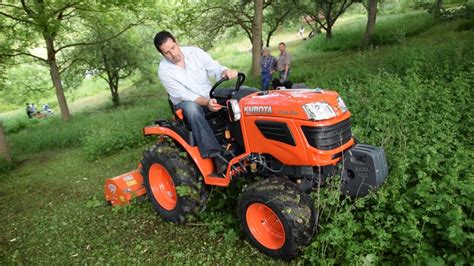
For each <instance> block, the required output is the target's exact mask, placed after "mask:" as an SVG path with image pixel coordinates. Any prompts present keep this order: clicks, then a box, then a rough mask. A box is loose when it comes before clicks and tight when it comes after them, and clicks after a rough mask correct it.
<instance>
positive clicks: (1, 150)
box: [0, 122, 12, 162]
mask: <svg viewBox="0 0 474 266" xmlns="http://www.w3.org/2000/svg"><path fill="white" fill-rule="evenodd" d="M0 157H1V158H3V159H5V160H6V161H7V162H11V161H12V157H11V155H10V149H9V148H8V144H7V138H6V137H5V131H4V130H3V124H2V123H1V122H0Z"/></svg>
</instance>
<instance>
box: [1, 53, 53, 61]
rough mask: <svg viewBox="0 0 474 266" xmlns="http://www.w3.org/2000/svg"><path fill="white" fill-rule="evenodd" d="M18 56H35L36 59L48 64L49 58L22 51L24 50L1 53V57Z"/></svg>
mask: <svg viewBox="0 0 474 266" xmlns="http://www.w3.org/2000/svg"><path fill="white" fill-rule="evenodd" d="M16 56H29V57H33V58H34V59H36V60H39V61H41V62H43V63H45V64H48V60H47V59H44V58H41V57H39V56H36V55H34V54H30V53H27V52H22V51H14V53H13V54H0V58H1V57H16Z"/></svg>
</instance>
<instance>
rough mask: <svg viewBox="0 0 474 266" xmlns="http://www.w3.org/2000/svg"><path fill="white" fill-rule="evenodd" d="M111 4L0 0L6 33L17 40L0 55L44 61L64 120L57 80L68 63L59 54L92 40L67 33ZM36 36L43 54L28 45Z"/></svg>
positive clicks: (33, 43)
mask: <svg viewBox="0 0 474 266" xmlns="http://www.w3.org/2000/svg"><path fill="white" fill-rule="evenodd" d="M113 4H114V2H112V3H111V4H109V2H108V1H106V2H104V1H100V2H88V1H81V0H58V1H47V2H45V1H44V0H35V1H32V2H28V3H27V2H26V1H25V0H21V1H20V2H13V3H3V2H0V7H1V8H2V10H1V11H0V16H3V18H6V19H8V21H7V23H8V25H9V26H10V27H7V28H6V29H7V30H8V33H7V34H8V35H9V37H11V38H14V39H15V40H17V43H16V45H15V46H14V47H16V48H13V49H9V50H8V51H4V52H2V54H0V57H13V56H28V57H30V58H33V59H35V60H38V61H39V62H41V63H43V64H45V65H47V66H48V68H49V72H50V76H51V80H52V83H53V86H54V88H55V91H56V96H57V99H58V104H59V108H60V110H61V115H62V118H63V120H68V119H69V118H70V113H69V108H68V105H67V101H66V97H65V96H64V88H63V83H62V81H61V72H62V70H64V68H63V69H61V68H62V67H66V68H67V67H69V66H70V64H69V62H68V60H67V59H66V58H61V56H60V55H61V53H62V52H63V51H64V50H66V49H71V48H74V47H78V46H85V45H92V44H95V43H88V42H83V41H81V40H80V39H79V40H78V39H75V40H74V38H72V39H73V40H71V37H72V36H77V35H78V34H77V28H78V27H79V25H80V21H81V19H82V18H83V17H87V16H97V15H100V13H101V12H105V11H106V10H111V9H112V10H113V8H112V7H113ZM127 4H129V5H127ZM120 5H124V6H127V8H133V7H134V6H133V5H131V4H130V3H128V2H123V1H122V2H121V3H120ZM134 25H136V24H135V23H133V22H132V23H130V24H129V25H128V26H126V27H125V28H122V29H120V30H117V31H116V32H115V34H113V35H112V36H105V37H104V38H103V39H102V40H101V41H100V42H104V41H107V40H110V39H113V38H114V37H116V36H118V35H120V34H121V33H123V32H124V31H126V30H127V29H129V28H130V27H132V26H134ZM96 26H97V25H96ZM74 28H75V30H76V31H74ZM38 40H42V41H43V45H44V46H45V47H46V51H47V56H46V58H43V57H41V56H38V55H35V54H33V53H31V52H30V49H31V48H34V47H37V46H38V45H39V43H38Z"/></svg>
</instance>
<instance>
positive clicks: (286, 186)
mask: <svg viewBox="0 0 474 266" xmlns="http://www.w3.org/2000/svg"><path fill="white" fill-rule="evenodd" d="M238 212H239V218H240V221H241V225H242V229H243V231H244V233H245V235H246V237H247V239H248V240H249V242H250V244H252V245H253V246H254V247H255V248H257V249H258V250H260V251H261V252H263V253H265V254H266V255H268V256H270V257H273V258H277V259H282V260H290V259H292V258H294V257H296V256H297V255H298V254H299V253H300V252H301V249H302V248H303V247H305V246H306V245H308V244H309V242H310V241H311V239H312V237H313V235H314V233H315V231H316V224H317V212H316V211H315V209H314V204H313V200H312V198H311V196H310V195H308V194H306V193H304V192H302V191H301V190H300V188H299V187H298V186H297V185H296V184H295V183H293V182H292V181H290V180H288V179H287V178H284V177H272V178H267V179H263V180H261V181H258V182H256V183H255V184H253V185H252V186H250V187H248V188H247V189H246V190H244V192H242V194H241V195H240V198H239V207H238Z"/></svg>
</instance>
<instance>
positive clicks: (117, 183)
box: [104, 168, 146, 206]
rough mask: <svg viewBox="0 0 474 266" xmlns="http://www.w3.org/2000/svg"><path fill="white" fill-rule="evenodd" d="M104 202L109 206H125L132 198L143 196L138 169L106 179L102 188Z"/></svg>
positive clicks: (144, 191)
mask: <svg viewBox="0 0 474 266" xmlns="http://www.w3.org/2000/svg"><path fill="white" fill-rule="evenodd" d="M104 191H105V200H107V201H108V202H110V204H111V205H113V206H115V205H119V206H123V205H127V204H130V201H131V200H132V199H134V198H137V197H141V196H144V195H145V194H146V189H145V187H144V186H143V176H142V174H141V173H140V168H139V169H135V170H133V171H131V172H128V173H125V174H123V175H119V176H117V177H113V178H108V179H107V180H106V181H105V186H104Z"/></svg>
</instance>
